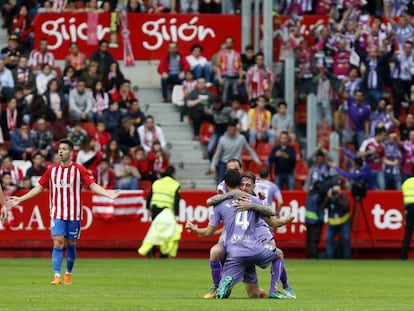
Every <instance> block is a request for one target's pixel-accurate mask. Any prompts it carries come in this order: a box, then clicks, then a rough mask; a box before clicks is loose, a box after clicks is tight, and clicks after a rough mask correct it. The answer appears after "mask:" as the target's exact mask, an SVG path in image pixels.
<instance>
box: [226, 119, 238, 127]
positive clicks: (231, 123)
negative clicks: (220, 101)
mask: <svg viewBox="0 0 414 311" xmlns="http://www.w3.org/2000/svg"><path fill="white" fill-rule="evenodd" d="M229 126H232V127H236V126H237V121H236V120H233V119H231V120H230V121H229V123H227V127H229Z"/></svg>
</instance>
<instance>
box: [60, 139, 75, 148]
mask: <svg viewBox="0 0 414 311" xmlns="http://www.w3.org/2000/svg"><path fill="white" fill-rule="evenodd" d="M60 144H66V145H68V146H69V148H70V150H73V142H72V141H71V140H70V139H67V138H62V139H61V140H59V145H60Z"/></svg>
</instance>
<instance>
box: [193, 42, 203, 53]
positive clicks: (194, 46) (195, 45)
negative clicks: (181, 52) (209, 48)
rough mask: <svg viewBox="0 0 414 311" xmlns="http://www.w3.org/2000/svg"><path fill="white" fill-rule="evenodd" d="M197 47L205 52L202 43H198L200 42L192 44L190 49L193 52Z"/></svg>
mask: <svg viewBox="0 0 414 311" xmlns="http://www.w3.org/2000/svg"><path fill="white" fill-rule="evenodd" d="M195 49H200V51H201V52H203V47H202V46H201V45H200V44H198V43H196V44H193V45H192V46H191V48H190V51H191V52H192V51H194V50H195Z"/></svg>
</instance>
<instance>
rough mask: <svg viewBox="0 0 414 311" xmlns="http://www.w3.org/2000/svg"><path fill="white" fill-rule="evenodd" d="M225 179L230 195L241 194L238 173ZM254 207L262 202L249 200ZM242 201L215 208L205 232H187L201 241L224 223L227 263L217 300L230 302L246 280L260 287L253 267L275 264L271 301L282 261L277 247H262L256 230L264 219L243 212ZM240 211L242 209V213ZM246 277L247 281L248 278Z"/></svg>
mask: <svg viewBox="0 0 414 311" xmlns="http://www.w3.org/2000/svg"><path fill="white" fill-rule="evenodd" d="M224 177H225V178H224V179H225V182H226V185H227V187H228V189H229V191H230V192H232V191H238V190H239V187H240V183H241V174H240V171H239V170H234V169H231V170H227V171H226V173H225V175H224ZM250 200H251V202H252V203H255V204H258V205H261V202H260V200H259V199H257V198H255V197H253V196H252V197H250ZM242 206H244V204H240V201H237V200H233V199H229V200H225V201H223V202H222V203H220V204H219V205H217V206H216V207H215V208H214V211H213V214H212V218H211V220H210V224H209V225H208V226H207V227H206V228H197V227H196V226H194V225H193V224H192V223H190V222H187V228H188V229H191V230H192V231H195V232H197V233H198V234H199V235H200V236H201V237H209V236H211V235H213V234H214V232H215V230H216V228H217V226H218V225H219V223H220V222H221V221H223V222H224V230H225V240H224V245H225V248H226V261H225V263H224V266H223V271H222V276H221V280H220V286H219V288H218V289H217V293H216V299H223V298H227V297H228V296H229V295H230V292H231V288H232V287H233V286H234V285H235V284H237V283H238V282H240V281H243V279H249V280H250V281H252V283H253V280H254V281H255V282H256V283H257V275H256V271H255V270H254V268H253V269H252V267H253V266H254V265H258V266H260V267H261V268H266V267H267V266H268V265H269V264H270V263H271V264H272V279H271V284H270V293H269V298H276V296H277V283H278V281H279V276H280V272H278V271H277V270H278V269H280V260H279V255H278V254H277V252H276V249H275V247H274V246H272V245H270V244H263V242H262V240H261V239H259V237H258V235H257V233H256V226H257V222H258V221H259V219H260V218H261V217H262V216H261V215H260V214H258V213H257V212H256V211H254V210H244V209H243V208H241V207H242ZM240 208H241V209H240ZM245 273H246V274H248V275H247V277H246V275H245Z"/></svg>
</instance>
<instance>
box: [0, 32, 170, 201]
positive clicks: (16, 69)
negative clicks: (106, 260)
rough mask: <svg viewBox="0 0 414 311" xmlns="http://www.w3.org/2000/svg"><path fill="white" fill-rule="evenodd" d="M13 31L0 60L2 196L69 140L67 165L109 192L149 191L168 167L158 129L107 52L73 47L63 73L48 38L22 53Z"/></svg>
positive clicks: (29, 180)
mask: <svg viewBox="0 0 414 311" xmlns="http://www.w3.org/2000/svg"><path fill="white" fill-rule="evenodd" d="M18 38H19V37H18V36H17V35H16V34H11V35H10V36H9V40H8V45H7V46H6V47H4V48H3V49H2V50H1V57H0V83H1V89H0V94H1V95H0V101H1V114H0V143H1V148H0V150H1V152H0V174H1V176H2V184H3V186H4V189H5V192H6V194H7V195H11V194H12V192H14V191H16V190H17V189H29V188H31V187H33V186H34V185H36V182H37V180H38V179H39V178H40V176H41V175H42V174H43V173H44V171H45V170H46V168H47V167H48V165H49V164H52V163H57V162H59V158H58V155H57V154H56V153H55V150H56V146H57V142H58V140H59V139H62V138H66V137H67V138H70V139H71V140H72V141H73V142H74V145H75V150H74V154H73V159H72V160H73V161H75V162H77V163H81V164H83V165H84V166H85V167H86V168H87V169H88V170H89V171H90V172H91V173H93V174H94V175H95V178H96V180H97V182H98V183H99V184H100V185H102V186H103V187H105V188H107V189H139V188H142V187H141V184H145V183H144V182H143V181H147V187H148V186H149V185H150V184H151V183H152V182H153V181H154V180H156V179H158V178H160V176H161V174H162V173H163V172H164V171H165V170H166V168H167V167H168V164H169V159H168V155H167V153H166V151H165V150H166V142H165V138H164V134H163V131H162V129H161V128H160V127H159V126H157V125H156V123H155V120H154V117H153V116H151V115H146V113H145V111H143V110H141V108H140V102H139V100H138V98H137V94H136V93H134V92H133V91H132V90H131V82H130V80H128V78H127V77H126V76H125V75H124V74H123V73H122V71H121V69H120V67H119V64H118V63H117V62H116V61H115V60H114V58H113V56H112V54H111V53H110V52H109V51H108V42H107V41H105V40H102V41H101V42H99V48H98V50H97V51H95V52H94V53H92V54H91V55H90V56H87V55H85V53H83V52H82V51H80V50H79V47H78V45H77V44H76V43H72V44H71V46H70V51H69V52H68V55H67V57H66V58H65V62H64V68H61V67H59V66H57V64H56V63H55V57H54V55H53V53H52V52H51V51H49V50H48V41H47V40H46V39H41V40H40V44H39V47H38V48H36V49H33V50H31V51H30V53H27V52H26V51H25V50H24V48H23V49H22V45H21V44H20V42H19V41H18Z"/></svg>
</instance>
